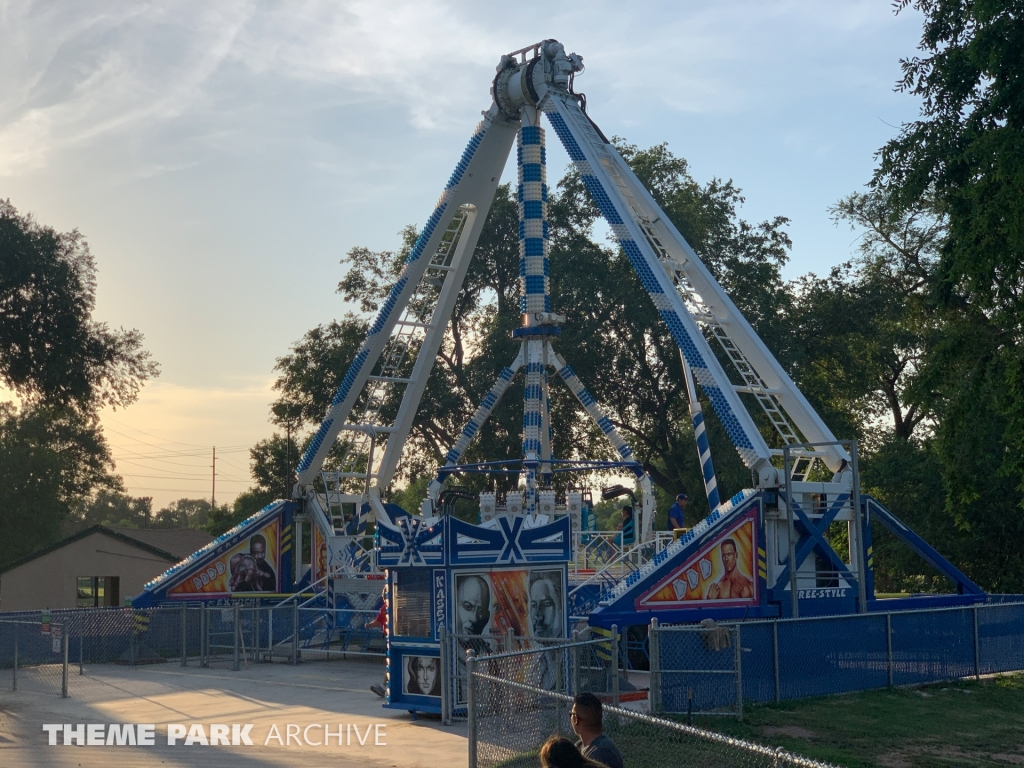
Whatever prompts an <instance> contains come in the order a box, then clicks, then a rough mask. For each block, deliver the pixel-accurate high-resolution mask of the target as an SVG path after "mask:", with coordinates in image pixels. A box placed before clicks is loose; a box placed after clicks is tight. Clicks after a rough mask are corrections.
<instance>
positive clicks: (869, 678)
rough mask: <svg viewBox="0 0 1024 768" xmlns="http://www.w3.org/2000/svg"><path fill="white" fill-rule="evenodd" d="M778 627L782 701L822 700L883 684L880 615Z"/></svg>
mask: <svg viewBox="0 0 1024 768" xmlns="http://www.w3.org/2000/svg"><path fill="white" fill-rule="evenodd" d="M778 628H779V680H780V688H781V694H782V698H784V699H797V698H802V697H804V696H825V695H828V694H832V693H846V692H848V691H863V690H867V689H870V688H884V687H885V686H886V685H888V679H889V673H888V654H887V648H886V636H885V617H884V616H877V615H870V614H865V615H859V616H835V617H832V618H829V619H817V620H807V621H781V622H779V625H778Z"/></svg>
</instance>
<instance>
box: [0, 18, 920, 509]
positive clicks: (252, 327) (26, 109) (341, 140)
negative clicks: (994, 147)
mask: <svg viewBox="0 0 1024 768" xmlns="http://www.w3.org/2000/svg"><path fill="white" fill-rule="evenodd" d="M553 8H554V10H553ZM920 28H921V19H920V17H919V16H917V15H916V14H915V13H913V12H911V11H905V12H902V13H900V14H899V15H898V16H896V15H894V14H893V13H892V10H891V6H890V4H889V3H886V2H882V1H881V0H872V1H870V2H868V1H863V2H862V1H861V0H843V2H842V3H829V2H820V0H819V2H811V1H809V0H805V1H801V0H720V1H719V2H715V3H707V2H703V1H701V2H695V1H693V0H672V1H671V2H659V1H657V0H634V1H633V2H629V3H623V2H602V1H600V0H597V1H591V2H588V3H585V4H581V3H566V4H563V5H560V6H555V5H554V4H552V3H550V2H533V1H531V0H525V1H522V0H521V1H520V2H516V3H514V4H511V3H509V4H499V3H494V2H479V0H477V2H468V1H467V2H437V1H434V0H421V1H420V2H404V1H403V0H389V2H387V3H381V2H378V3H374V2H344V1H341V2H339V1H334V2H319V1H301V0H292V1H291V2H288V3H280V4H271V3H261V2H245V1H243V0H218V2H216V3H208V2H176V1H174V0H163V1H162V2H141V1H140V0H131V1H130V2H118V1H117V0H108V1H107V2H103V3H79V2H71V0H58V1H56V2H54V1H53V0H48V1H47V2H27V1H23V0H0V71H2V72H3V73H4V76H3V80H2V85H0V198H9V199H10V201H11V203H12V204H13V205H14V206H15V207H17V208H18V209H19V211H21V212H22V213H32V214H33V215H35V217H36V218H37V219H38V220H39V221H41V222H43V223H45V224H48V225H50V226H53V227H55V228H56V229H58V230H62V231H66V230H71V229H76V228H77V229H79V230H80V231H81V232H82V233H84V234H85V236H86V237H87V239H88V241H89V243H90V246H91V249H92V251H93V253H94V255H95V257H96V260H97V264H98V267H99V291H98V301H97V309H96V313H95V316H96V318H97V319H99V320H101V321H104V322H107V323H109V324H110V325H112V326H114V327H126V328H138V329H139V330H141V331H142V332H143V333H144V334H145V337H146V341H145V344H146V347H147V348H148V349H149V350H150V351H151V352H152V354H153V357H154V358H155V359H156V360H157V361H158V362H159V363H160V365H161V369H162V373H161V376H160V377H159V378H158V379H156V380H155V381H154V382H152V383H150V384H149V385H147V387H146V388H145V389H144V391H143V392H142V395H141V397H140V398H139V401H138V402H137V403H136V404H134V405H132V406H131V407H129V408H128V409H126V410H119V411H117V412H116V413H114V412H109V411H105V412H104V414H103V423H104V426H105V429H106V432H107V435H108V438H109V441H110V443H111V444H112V446H113V449H114V454H115V457H116V458H117V462H118V471H119V472H120V473H121V474H122V475H123V476H124V478H125V482H126V486H127V488H128V491H129V492H130V493H132V494H133V495H145V496H152V497H153V498H154V508H159V507H160V506H162V505H164V504H166V503H167V502H168V501H170V500H172V499H176V498H179V497H184V496H188V497H201V496H206V497H209V495H210V493H211V490H212V489H211V482H210V480H211V478H210V475H211V469H210V464H211V461H210V453H211V448H212V447H213V446H215V445H216V446H218V478H217V489H216V493H217V500H218V502H225V501H230V500H231V499H232V498H233V497H234V496H235V495H236V494H237V493H238V492H240V491H242V490H244V489H245V488H246V487H247V486H248V484H249V479H248V455H247V448H248V446H250V445H252V444H253V443H254V442H256V441H257V440H260V439H262V438H265V437H267V436H269V435H270V434H271V432H272V427H271V425H270V424H269V423H268V413H269V410H268V408H269V403H270V402H271V400H272V399H273V391H272V385H273V381H274V378H275V377H274V370H273V368H274V363H275V360H276V359H277V358H279V357H281V356H282V355H284V354H287V352H288V350H289V347H290V345H291V344H293V343H294V342H295V341H297V340H298V339H299V338H300V337H301V336H302V335H303V334H304V333H305V332H306V331H307V330H309V329H310V328H313V327H315V326H316V325H318V324H320V323H325V322H328V321H330V320H331V319H333V318H337V317H340V316H342V315H343V314H344V313H345V312H346V311H348V310H350V309H352V307H350V306H347V305H346V303H345V302H344V301H343V300H342V299H341V297H340V296H338V295H337V294H336V293H335V288H336V286H337V283H338V280H339V279H340V277H341V275H342V266H341V264H340V260H341V258H342V257H343V256H344V254H345V253H346V252H347V251H348V250H349V249H350V248H352V247H354V246H360V245H361V246H366V247H369V248H372V249H374V250H384V249H391V248H394V247H396V246H397V245H398V243H399V236H398V233H399V231H400V230H401V228H402V227H403V226H404V225H406V224H416V225H422V223H423V221H424V220H425V219H426V218H427V216H428V215H429V214H430V212H431V210H432V209H433V205H434V203H435V201H436V199H437V196H438V194H439V193H440V191H441V189H442V187H443V185H444V183H445V181H446V180H447V178H448V176H449V175H450V173H451V169H452V168H453V167H454V165H455V163H456V162H457V161H458V158H459V155H460V153H461V151H462V148H463V147H464V146H465V143H466V140H467V139H468V137H469V136H470V134H471V133H472V130H473V128H474V126H475V125H476V123H477V122H478V121H479V117H480V112H481V111H483V110H485V109H487V107H488V106H489V105H490V97H489V95H488V89H489V87H490V82H491V79H492V78H493V76H494V66H495V64H496V63H497V61H498V59H499V57H500V56H501V54H503V53H506V52H508V51H512V50H516V49H519V48H521V47H523V46H525V45H528V44H531V43H534V42H536V41H538V40H540V39H544V38H551V37H553V38H556V39H558V40H560V41H561V42H562V43H563V44H564V45H565V47H566V50H567V51H575V52H577V53H579V54H580V55H582V56H583V58H584V62H585V64H586V72H585V73H584V74H582V75H581V76H578V77H577V79H576V90H577V91H583V92H585V93H586V94H587V104H588V111H589V114H590V115H591V117H592V118H593V119H594V120H595V121H596V122H597V123H598V125H600V126H601V128H602V130H603V131H604V133H605V134H606V135H609V136H611V135H619V136H622V137H624V138H626V139H627V140H628V141H630V142H632V143H634V144H637V145H639V146H642V147H643V146H650V145H652V144H657V143H660V142H667V143H668V145H669V148H670V149H671V150H672V151H673V152H674V153H675V154H677V155H679V156H682V157H684V158H686V159H687V160H688V161H689V163H690V169H691V172H692V174H693V176H694V177H695V178H696V179H697V180H698V181H701V182H706V181H708V180H710V179H712V178H715V177H718V178H723V179H732V180H733V181H734V182H735V183H736V184H737V186H739V187H740V188H741V189H743V191H744V195H745V198H746V204H745V205H744V207H743V208H742V209H741V215H742V216H743V218H745V219H747V220H749V221H752V222H759V221H762V220H764V219H767V218H772V217H775V216H778V215H782V216H786V217H788V218H789V219H790V220H791V223H790V225H789V228H788V231H789V233H790V236H791V238H792V240H793V250H792V254H791V260H790V263H789V264H788V265H787V268H786V271H785V274H786V275H787V276H788V277H796V276H798V275H801V274H804V273H806V272H811V271H813V272H817V273H819V274H820V273H822V272H825V271H827V270H828V268H829V267H831V266H832V265H834V264H837V263H840V262H842V261H845V260H846V259H848V258H849V257H850V256H851V254H852V252H853V249H854V247H855V243H856V233H853V232H851V231H850V230H849V229H848V228H845V227H839V228H837V227H836V226H835V225H834V224H833V223H832V222H831V221H830V219H829V216H828V211H827V209H828V207H829V206H830V205H832V204H833V203H835V202H836V201H837V200H838V199H840V198H841V197H843V196H845V195H847V194H849V193H851V192H854V191H857V190H860V189H863V186H864V184H865V183H866V182H867V181H868V180H869V179H870V177H871V172H872V169H873V167H874V153H875V152H876V151H877V149H878V148H879V147H881V146H882V145H883V144H884V143H885V142H886V141H887V140H888V139H889V138H891V137H892V136H894V135H895V134H896V132H897V130H898V126H899V125H900V124H901V123H904V122H907V121H909V120H912V119H914V118H915V116H916V115H917V109H918V103H917V102H916V101H915V100H914V99H913V98H912V97H910V96H908V95H904V94H899V93H895V92H894V84H895V82H896V81H897V79H898V78H899V76H900V67H899V59H900V58H901V57H906V56H910V55H913V54H914V52H915V49H916V46H917V43H918V40H919V38H920ZM550 137H551V138H553V133H552V134H550ZM548 153H549V154H548V158H549V159H548V164H549V169H548V175H549V180H551V181H552V182H553V181H555V180H557V179H558V178H560V177H561V174H562V172H563V171H564V168H565V164H566V162H567V158H566V157H565V155H564V152H563V151H562V149H561V147H559V146H557V142H556V141H552V142H550V143H549V148H548ZM514 172H515V167H514V161H513V162H512V163H511V165H510V166H507V167H506V173H505V176H506V179H508V178H511V177H512V176H513V175H514Z"/></svg>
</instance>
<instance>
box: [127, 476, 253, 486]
mask: <svg viewBox="0 0 1024 768" xmlns="http://www.w3.org/2000/svg"><path fill="white" fill-rule="evenodd" d="M125 477H147V478H149V479H151V480H171V481H174V480H182V481H185V482H188V481H191V480H207V479H208V478H207V477H204V476H191V477H168V476H167V475H125ZM223 478H224V475H221V474H219V473H218V475H217V479H218V480H221V481H222V482H227V483H243V484H245V485H250V484H252V480H241V479H239V480H232V479H228V480H224V479H223Z"/></svg>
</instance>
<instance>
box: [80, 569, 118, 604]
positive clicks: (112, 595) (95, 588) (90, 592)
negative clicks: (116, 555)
mask: <svg viewBox="0 0 1024 768" xmlns="http://www.w3.org/2000/svg"><path fill="white" fill-rule="evenodd" d="M120 602H121V578H120V577H119V576H79V577H78V607H79V608H100V607H102V606H117V605H120Z"/></svg>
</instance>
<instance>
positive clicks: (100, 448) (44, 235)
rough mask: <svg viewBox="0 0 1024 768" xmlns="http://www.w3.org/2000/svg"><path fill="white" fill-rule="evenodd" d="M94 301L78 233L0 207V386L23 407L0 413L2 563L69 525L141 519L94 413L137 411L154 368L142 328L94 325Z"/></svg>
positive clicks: (138, 503)
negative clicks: (104, 408) (122, 409)
mask: <svg viewBox="0 0 1024 768" xmlns="http://www.w3.org/2000/svg"><path fill="white" fill-rule="evenodd" d="M95 297H96V265H95V261H94V259H93V256H92V254H91V252H90V251H89V246H88V243H86V241H85V239H84V237H83V236H82V235H81V233H79V232H78V231H77V230H75V231H72V232H67V233H58V232H56V231H55V230H54V229H52V228H51V227H46V226H43V225H41V224H39V223H37V222H36V221H35V220H34V219H33V218H32V217H31V216H28V215H24V216H23V215H21V214H19V213H18V211H17V210H16V209H15V208H14V206H13V205H11V203H10V201H0V382H2V383H3V384H4V385H6V386H7V387H8V388H10V389H12V390H13V391H14V392H15V393H16V394H17V395H19V398H20V400H21V403H22V406H21V409H20V410H18V409H16V408H14V406H11V405H3V406H0V512H2V514H3V520H4V523H5V530H4V534H5V535H4V538H3V541H2V542H0V564H3V563H5V562H9V561H10V560H12V559H16V558H18V557H21V556H23V555H25V554H28V553H29V552H32V551H34V550H36V549H38V548H40V547H44V546H46V545H48V544H51V543H53V542H54V541H56V540H58V539H59V538H60V536H61V534H62V531H63V529H64V527H65V525H66V524H68V523H71V524H72V525H74V524H76V523H81V521H82V520H83V519H85V518H89V519H93V518H94V517H102V518H103V519H104V520H108V519H109V520H110V521H112V522H113V521H115V519H116V520H117V521H120V520H122V519H123V520H127V521H132V520H139V519H142V518H146V519H148V516H149V503H150V502H149V500H147V499H134V500H133V499H130V498H129V497H127V496H124V495H123V493H122V490H123V489H122V484H121V481H120V478H117V477H115V476H114V475H113V469H114V465H113V460H112V459H111V456H110V452H109V449H108V447H107V444H106V441H105V440H104V438H103V435H102V432H101V430H100V427H99V422H98V418H97V413H98V411H99V409H100V408H101V407H102V406H111V407H114V408H120V407H125V406H127V405H129V404H130V403H132V402H133V401H134V400H135V398H136V397H137V395H138V392H139V388H140V387H141V386H142V385H143V383H144V382H145V381H146V380H147V379H149V378H150V377H152V376H156V375H157V373H158V368H157V365H156V363H154V362H153V361H152V360H151V359H150V356H149V353H148V352H147V351H146V350H145V349H143V347H142V335H141V334H140V333H139V332H138V331H136V330H130V331H126V330H123V329H121V330H116V331H115V330H112V329H110V328H108V327H107V325H106V324H104V323H99V322H96V321H95V320H93V319H92V311H93V309H94V307H95ZM97 493H98V494H99V495H96V494H97ZM122 515H123V516H122ZM131 524H134V523H131Z"/></svg>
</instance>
